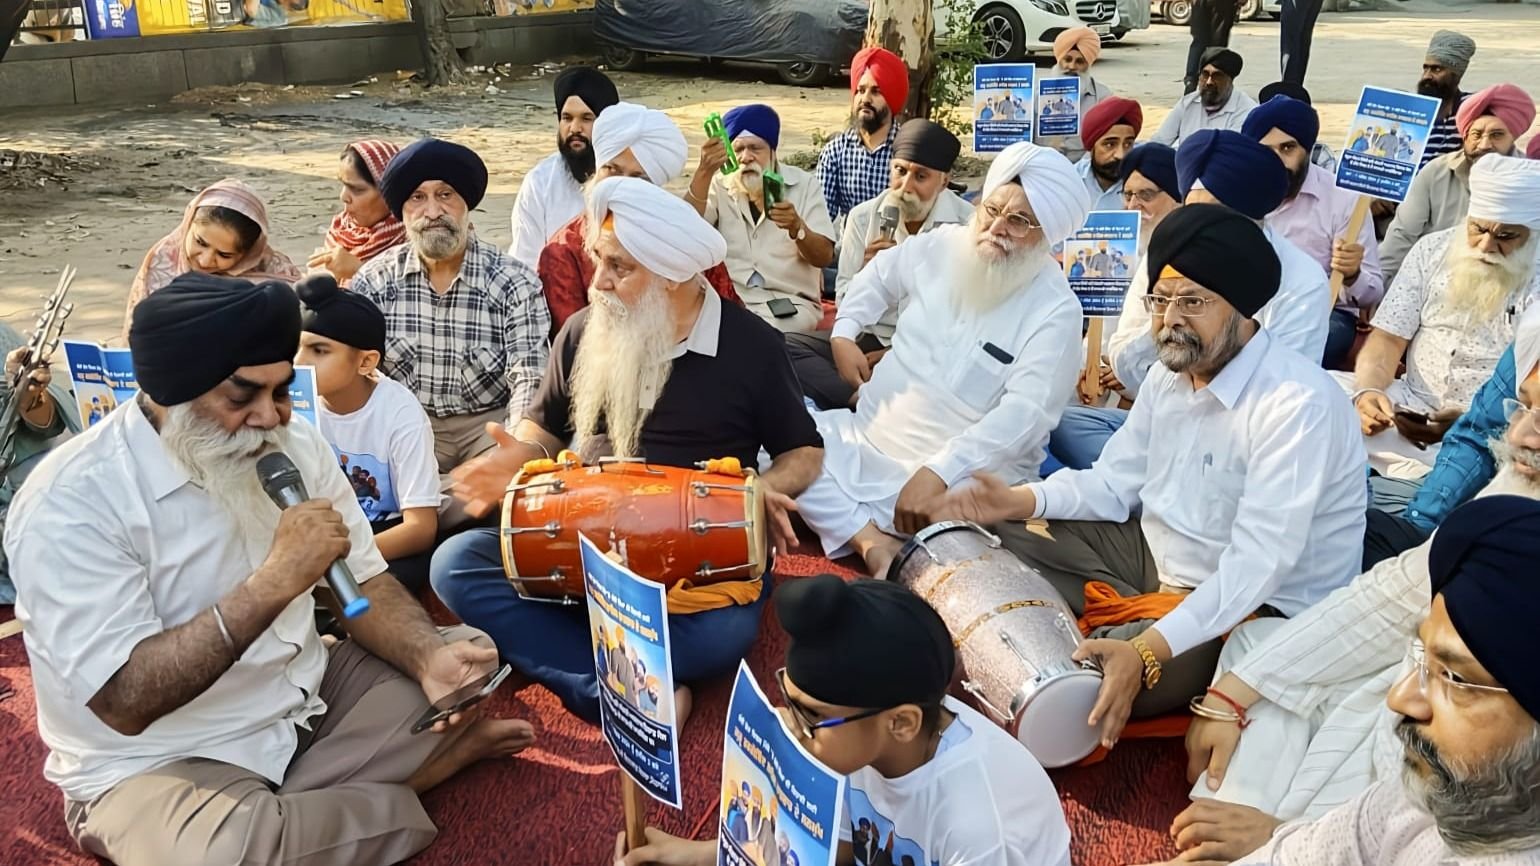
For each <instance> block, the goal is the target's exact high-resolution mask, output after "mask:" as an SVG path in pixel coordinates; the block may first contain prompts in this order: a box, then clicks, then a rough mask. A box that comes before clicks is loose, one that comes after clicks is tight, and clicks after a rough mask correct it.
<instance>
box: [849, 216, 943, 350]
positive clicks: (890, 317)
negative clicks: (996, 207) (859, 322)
mask: <svg viewBox="0 0 1540 866" xmlns="http://www.w3.org/2000/svg"><path fill="white" fill-rule="evenodd" d="M891 192H892V190H889V191H887V192H884V193H883V194H882V195H879V196H877V197H876V198H874V199H869V200H867V201H863V202H861V203H860V204H858V205H856V207H855V210H852V211H851V212H850V215H849V216H847V217H846V218H845V231H844V234H843V235H842V236H841V239H840V258H839V274H838V275H837V276H835V278H834V301H835V303H836V304H838V303H841V302H843V301H844V300H845V289H846V287H848V286H849V285H850V281H851V280H853V279H855V276H856V274H858V273H860V272H861V268H862V267H864V263H863V262H862V260H863V259H865V258H866V247H867V245H868V244H870V243H871V242H872V241H875V240H876V239H877V238H878V237H880V236H881V234H882V219H881V214H882V209H883V207H884V206H886V205H887V202H888V195H889V194H890V193H891ZM970 219H973V205H971V204H969V203H968V201H967V200H966V199H964V198H963V197H962V196H960V195H958V194H957V193H955V192H952V191H951V190H949V189H943V190H942V191H941V194H940V195H938V196H936V203H935V204H934V205H932V206H931V209H930V213H929V214H926V216H925V222H923V223H921V224H920V230H919V231H918V232H915V234H924V233H926V232H928V231H930V230H931V229H933V228H935V227H936V226H938V225H956V224H960V223H966V222H967V221H969V220H970ZM909 237H910V234H909V227H908V226H906V225H905V224H904V223H903V221H902V220H900V221H899V223H898V228H897V229H895V230H894V232H893V240H894V242H896V243H903V242H904V241H906V240H908V239H909ZM900 312H902V311H901V310H889V311H888V312H887V313H885V314H884V315H883V317H882V319H881V321H879V322H878V323H877V324H876V325H874V326H872V328H871V332H872V333H873V334H875V335H876V336H877V339H879V340H881V341H882V344H883V345H884V346H891V345H893V329H894V328H896V327H897V326H898V314H899V313H900Z"/></svg>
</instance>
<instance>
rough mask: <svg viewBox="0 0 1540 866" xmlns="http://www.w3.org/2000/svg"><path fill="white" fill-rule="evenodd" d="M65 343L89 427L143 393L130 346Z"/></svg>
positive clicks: (77, 399)
mask: <svg viewBox="0 0 1540 866" xmlns="http://www.w3.org/2000/svg"><path fill="white" fill-rule="evenodd" d="M62 345H63V346H64V363H65V366H66V367H68V369H69V377H70V388H71V390H73V391H74V392H75V404H76V406H78V407H79V408H80V421H81V423H82V424H84V425H85V426H86V427H87V428H88V429H89V428H90V427H91V426H93V425H95V424H96V423H97V422H98V421H100V420H102V419H103V418H106V417H107V416H108V415H110V414H111V413H112V410H114V409H116V408H118V404H119V403H126V402H128V401H129V400H132V399H134V395H135V394H137V393H139V380H138V379H137V378H136V377H135V376H134V357H133V353H131V352H130V351H129V350H128V349H106V348H103V347H101V346H98V345H97V344H95V343H87V342H84V341H81V340H65V341H63V343H62Z"/></svg>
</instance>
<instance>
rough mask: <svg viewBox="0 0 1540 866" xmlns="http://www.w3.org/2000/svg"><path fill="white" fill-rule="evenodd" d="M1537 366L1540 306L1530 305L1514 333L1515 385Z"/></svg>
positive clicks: (1538, 362)
mask: <svg viewBox="0 0 1540 866" xmlns="http://www.w3.org/2000/svg"><path fill="white" fill-rule="evenodd" d="M1489 158H1490V157H1484V158H1483V161H1485V160H1486V159H1489ZM1480 164H1481V163H1477V165H1480ZM1536 364H1540V304H1530V305H1529V309H1527V310H1525V311H1524V315H1522V316H1520V317H1519V325H1518V327H1517V328H1515V329H1514V331H1513V384H1514V385H1516V386H1517V387H1518V388H1519V389H1522V388H1523V387H1524V380H1525V379H1528V378H1529V374H1530V373H1533V372H1535V365H1536Z"/></svg>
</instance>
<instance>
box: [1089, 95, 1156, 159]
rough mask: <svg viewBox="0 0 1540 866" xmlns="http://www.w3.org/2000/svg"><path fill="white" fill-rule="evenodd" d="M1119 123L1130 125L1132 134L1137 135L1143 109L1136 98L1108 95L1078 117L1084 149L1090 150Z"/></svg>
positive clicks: (1142, 122) (1140, 127)
mask: <svg viewBox="0 0 1540 866" xmlns="http://www.w3.org/2000/svg"><path fill="white" fill-rule="evenodd" d="M1120 123H1126V124H1128V125H1129V126H1132V127H1133V128H1134V136H1135V137H1138V135H1139V131H1140V130H1141V129H1143V128H1144V110H1143V109H1141V108H1140V107H1139V101H1138V100H1135V99H1125V98H1123V97H1121V96H1110V97H1108V98H1106V99H1103V100H1102V101H1101V102H1098V103H1096V105H1095V106H1094V107H1093V108H1092V109H1091V110H1090V111H1087V112H1086V113H1085V117H1082V118H1081V119H1080V143H1081V144H1083V145H1085V149H1086V150H1090V149H1091V148H1093V147H1095V146H1096V142H1097V141H1099V140H1101V137H1102V136H1104V135H1106V134H1107V130H1109V129H1111V128H1113V127H1114V126H1117V125H1118V124H1120Z"/></svg>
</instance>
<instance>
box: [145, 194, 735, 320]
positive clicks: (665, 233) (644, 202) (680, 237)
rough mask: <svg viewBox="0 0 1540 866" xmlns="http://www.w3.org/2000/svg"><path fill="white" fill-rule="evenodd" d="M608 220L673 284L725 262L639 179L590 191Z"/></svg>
mask: <svg viewBox="0 0 1540 866" xmlns="http://www.w3.org/2000/svg"><path fill="white" fill-rule="evenodd" d="M609 217H614V220H613V222H612V223H611V226H612V227H613V230H614V232H615V239H616V240H618V241H620V245H621V246H623V247H625V248H626V252H628V253H630V254H631V256H632V257H633V258H635V259H636V261H637V262H638V263H639V264H641V266H642V267H644V268H646V269H647V270H649V271H652V272H653V273H655V274H657V275H658V276H660V277H663V278H664V279H666V280H669V281H671V282H675V283H682V282H684V281H686V280H688V279H690V278H691V277H694V276H695V275H696V274H699V273H700V272H702V271H704V270H706V269H707V268H710V267H711V266H712V265H714V264H717V263H718V262H720V261H722V259H723V258H725V257H726V256H727V241H724V240H722V236H721V235H720V234H718V233H717V230H716V229H715V228H713V227H712V226H711V224H710V223H708V222H706V221H705V220H704V219H702V218H701V215H700V214H698V213H696V212H695V208H693V207H690V206H689V205H688V204H685V201H684V199H682V198H680V197H679V196H676V195H674V194H673V193H671V192H666V191H664V190H663V189H662V188H661V187H658V186H655V185H653V184H650V183H648V182H647V181H645V180H642V179H641V178H636V177H610V178H605V179H604V180H602V181H600V182H599V183H598V185H597V186H595V187H594V188H593V191H592V192H591V193H589V198H588V221H589V225H594V226H598V225H603V224H604V221H605V220H606V219H607V218H609ZM152 297H153V296H152Z"/></svg>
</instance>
